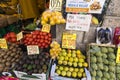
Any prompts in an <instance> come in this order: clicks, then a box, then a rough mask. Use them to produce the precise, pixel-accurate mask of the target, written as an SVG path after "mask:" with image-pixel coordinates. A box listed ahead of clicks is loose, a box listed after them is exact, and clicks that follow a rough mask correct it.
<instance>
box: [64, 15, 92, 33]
mask: <svg viewBox="0 0 120 80" xmlns="http://www.w3.org/2000/svg"><path fill="white" fill-rule="evenodd" d="M91 19H92V16H91V15H81V14H68V15H67V23H66V29H67V30H80V31H89V28H90V23H91Z"/></svg>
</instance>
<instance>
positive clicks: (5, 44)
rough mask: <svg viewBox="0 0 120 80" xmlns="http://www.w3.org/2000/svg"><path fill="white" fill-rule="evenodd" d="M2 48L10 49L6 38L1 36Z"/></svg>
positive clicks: (0, 46) (0, 45)
mask: <svg viewBox="0 0 120 80" xmlns="http://www.w3.org/2000/svg"><path fill="white" fill-rule="evenodd" d="M0 48H3V49H8V46H7V41H6V39H4V38H0Z"/></svg>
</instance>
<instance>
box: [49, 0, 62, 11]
mask: <svg viewBox="0 0 120 80" xmlns="http://www.w3.org/2000/svg"><path fill="white" fill-rule="evenodd" d="M49 8H50V10H53V11H61V8H62V0H50V6H49Z"/></svg>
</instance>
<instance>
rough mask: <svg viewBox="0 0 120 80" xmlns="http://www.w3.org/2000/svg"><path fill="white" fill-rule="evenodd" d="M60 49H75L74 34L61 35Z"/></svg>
mask: <svg viewBox="0 0 120 80" xmlns="http://www.w3.org/2000/svg"><path fill="white" fill-rule="evenodd" d="M62 48H67V49H75V48H76V34H75V33H74V34H73V33H63V37H62Z"/></svg>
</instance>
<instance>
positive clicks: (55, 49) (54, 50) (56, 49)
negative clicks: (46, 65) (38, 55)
mask: <svg viewBox="0 0 120 80" xmlns="http://www.w3.org/2000/svg"><path fill="white" fill-rule="evenodd" d="M50 47H51V49H50V56H51V58H52V59H55V58H56V57H57V56H58V54H59V53H60V51H61V48H60V44H59V43H58V42H56V41H53V42H52V43H51V45H50Z"/></svg>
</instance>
